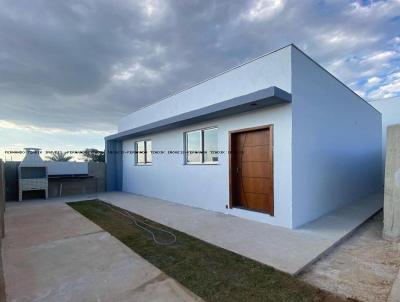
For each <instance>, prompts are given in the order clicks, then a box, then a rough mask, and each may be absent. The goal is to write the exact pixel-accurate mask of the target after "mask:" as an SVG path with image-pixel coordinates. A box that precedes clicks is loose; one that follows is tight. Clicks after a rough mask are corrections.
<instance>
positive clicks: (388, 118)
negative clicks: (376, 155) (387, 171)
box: [370, 97, 400, 167]
mask: <svg viewBox="0 0 400 302" xmlns="http://www.w3.org/2000/svg"><path fill="white" fill-rule="evenodd" d="M370 104H371V105H372V106H374V107H375V108H376V109H377V110H379V112H381V113H382V158H383V160H382V161H383V167H384V166H385V156H386V131H387V127H388V126H391V125H397V124H400V97H394V98H387V99H381V100H376V101H371V102H370Z"/></svg>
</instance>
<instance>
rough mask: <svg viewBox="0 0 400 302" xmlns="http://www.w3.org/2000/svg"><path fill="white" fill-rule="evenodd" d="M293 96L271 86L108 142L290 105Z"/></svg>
mask: <svg viewBox="0 0 400 302" xmlns="http://www.w3.org/2000/svg"><path fill="white" fill-rule="evenodd" d="M291 101H292V95H291V94H290V93H288V92H286V91H284V90H282V89H280V88H278V87H276V86H271V87H268V88H265V89H261V90H258V91H255V92H252V93H249V94H245V95H241V96H238V97H235V98H232V99H228V100H225V101H222V102H218V103H215V104H212V105H208V106H205V107H201V108H198V109H194V110H192V111H188V112H184V113H181V114H178V115H175V116H171V117H168V118H165V119H162V120H158V121H155V122H152V123H149V124H146V125H142V126H139V127H136V128H133V129H130V130H125V131H122V132H119V133H116V134H112V135H109V136H106V137H105V140H106V141H110V140H123V139H127V138H131V137H135V136H136V137H137V136H140V135H145V134H150V133H155V132H159V131H163V130H169V129H173V128H177V127H180V126H185V125H189V124H193V123H197V122H201V121H205V120H210V119H214V118H219V117H224V116H228V115H231V114H235V113H241V112H246V111H252V110H256V109H258V108H264V107H267V106H270V105H274V104H280V103H290V102H291Z"/></svg>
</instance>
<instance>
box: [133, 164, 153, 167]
mask: <svg viewBox="0 0 400 302" xmlns="http://www.w3.org/2000/svg"><path fill="white" fill-rule="evenodd" d="M152 165H153V164H135V166H138V167H145V166H152Z"/></svg>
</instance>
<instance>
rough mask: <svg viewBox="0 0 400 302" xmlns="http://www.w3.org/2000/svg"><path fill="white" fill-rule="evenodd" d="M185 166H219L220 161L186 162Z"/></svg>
mask: <svg viewBox="0 0 400 302" xmlns="http://www.w3.org/2000/svg"><path fill="white" fill-rule="evenodd" d="M184 165H185V166H218V165H219V163H218V162H214V163H185V164H184Z"/></svg>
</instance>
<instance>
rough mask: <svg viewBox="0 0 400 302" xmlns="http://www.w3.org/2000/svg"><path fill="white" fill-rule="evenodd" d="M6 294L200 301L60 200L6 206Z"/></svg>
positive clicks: (12, 297) (14, 298)
mask: <svg viewBox="0 0 400 302" xmlns="http://www.w3.org/2000/svg"><path fill="white" fill-rule="evenodd" d="M5 223H6V237H5V239H4V242H3V264H4V272H5V282H6V294H7V299H8V301H9V302H22V301H24V302H25V301H52V302H53V301H57V302H63V301H74V302H75V301H77V302H80V301H88V302H91V301H98V302H101V301H106V302H109V301H118V302H130V301H135V302H140V301H160V302H161V301H163V302H164V301H171V302H172V301H200V298H198V297H197V296H195V295H194V294H193V293H191V292H189V291H188V290H187V289H186V288H184V287H183V286H182V285H180V284H178V283H177V282H176V281H174V280H173V279H171V278H170V277H168V276H166V275H165V274H163V273H162V272H161V271H160V270H158V269H157V268H156V267H154V266H153V265H151V264H150V263H148V262H147V261H145V260H144V259H143V258H141V257H140V256H139V255H137V254H135V253H134V252H133V251H132V250H130V249H129V248H128V247H126V246H125V245H123V244H122V243H121V242H120V241H118V240H117V239H115V238H114V237H112V236H111V235H110V234H109V233H107V232H105V231H103V230H102V229H100V228H99V227H98V226H97V225H95V224H93V223H92V222H90V221H89V220H87V219H86V218H84V217H83V216H81V215H80V214H79V213H77V212H75V211H74V210H73V209H71V208H70V207H69V206H67V205H66V204H64V203H63V202H57V201H29V202H22V203H9V204H8V205H7V210H6V216H5Z"/></svg>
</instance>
